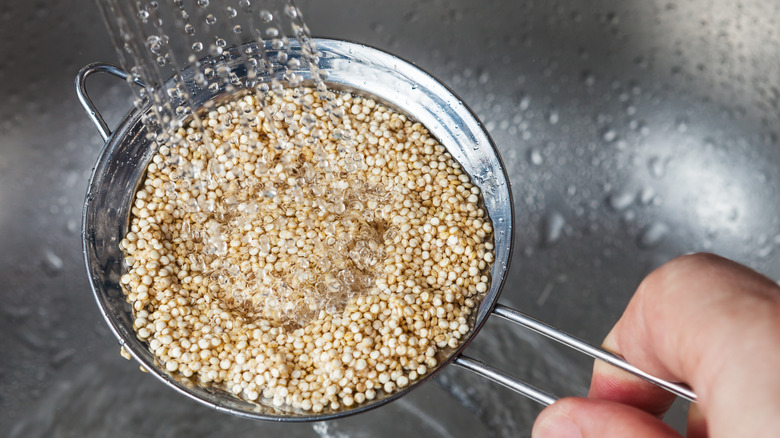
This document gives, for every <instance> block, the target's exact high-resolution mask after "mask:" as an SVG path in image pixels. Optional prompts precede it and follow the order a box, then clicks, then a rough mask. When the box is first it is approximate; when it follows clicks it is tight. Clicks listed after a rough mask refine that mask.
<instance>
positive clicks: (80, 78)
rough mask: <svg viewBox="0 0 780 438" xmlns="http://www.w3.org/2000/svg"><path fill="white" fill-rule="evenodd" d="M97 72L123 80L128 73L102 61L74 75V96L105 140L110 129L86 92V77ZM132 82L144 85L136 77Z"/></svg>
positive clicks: (109, 133)
mask: <svg viewBox="0 0 780 438" xmlns="http://www.w3.org/2000/svg"><path fill="white" fill-rule="evenodd" d="M97 72H105V73H110V74H112V75H114V76H116V77H118V78H120V79H124V80H127V77H128V76H129V75H128V73H127V72H126V71H124V70H122V69H121V68H119V67H117V66H115V65H113V64H106V63H102V62H96V63H94V64H89V65H86V66H84V68H82V69H81V70H79V74H78V75H76V96H78V98H79V102H81V106H83V107H84V110H85V111H86V112H87V116H89V118H90V120H92V123H94V124H95V127H97V130H98V132H99V133H100V136H101V137H102V138H103V141H107V140H108V137H110V136H111V129H109V128H108V124H107V123H106V121H105V120H103V116H102V115H100V113H99V112H98V110H97V108H95V104H94V103H92V99H90V98H89V95H88V94H87V78H88V77H89V76H90V75H91V74H92V73H97ZM133 82H134V83H135V84H136V85H139V86H141V87H143V86H144V84H143V82H141V81H139V80H137V79H134V80H133Z"/></svg>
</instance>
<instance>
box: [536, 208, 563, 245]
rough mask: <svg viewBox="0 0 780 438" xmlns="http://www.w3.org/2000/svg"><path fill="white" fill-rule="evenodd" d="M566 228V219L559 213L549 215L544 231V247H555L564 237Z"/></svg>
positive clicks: (545, 220)
mask: <svg viewBox="0 0 780 438" xmlns="http://www.w3.org/2000/svg"><path fill="white" fill-rule="evenodd" d="M565 226H566V219H565V218H564V217H563V215H562V214H561V213H559V212H557V211H553V212H551V213H549V214H548V215H547V216H546V217H545V219H544V224H543V229H542V246H552V245H555V244H556V243H557V242H558V241H559V240H560V238H561V235H563V228H564V227H565Z"/></svg>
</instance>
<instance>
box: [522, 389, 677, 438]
mask: <svg viewBox="0 0 780 438" xmlns="http://www.w3.org/2000/svg"><path fill="white" fill-rule="evenodd" d="M531 436H532V437H533V438H625V437H627V436H630V437H632V438H681V437H680V434H678V433H677V432H675V431H674V429H672V428H671V427H670V426H669V425H667V424H666V423H664V422H663V421H661V420H659V419H658V418H656V417H654V416H653V415H651V414H648V413H647V412H645V411H642V410H640V409H637V408H635V407H632V406H627V405H624V404H620V403H615V402H611V401H607V400H595V399H584V398H565V399H561V400H558V401H557V402H555V403H554V404H552V405H550V406H549V407H548V408H546V409H545V410H543V411H542V413H541V414H539V416H538V417H537V418H536V422H535V423H534V428H533V432H531Z"/></svg>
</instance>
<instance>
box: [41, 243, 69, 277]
mask: <svg viewBox="0 0 780 438" xmlns="http://www.w3.org/2000/svg"><path fill="white" fill-rule="evenodd" d="M63 266H64V263H63V261H62V259H61V258H60V257H59V256H58V255H57V254H55V253H54V251H52V250H51V249H49V248H46V249H45V250H44V251H43V270H44V271H45V272H46V273H47V274H49V275H52V276H53V275H57V274H59V273H60V271H62V268H63Z"/></svg>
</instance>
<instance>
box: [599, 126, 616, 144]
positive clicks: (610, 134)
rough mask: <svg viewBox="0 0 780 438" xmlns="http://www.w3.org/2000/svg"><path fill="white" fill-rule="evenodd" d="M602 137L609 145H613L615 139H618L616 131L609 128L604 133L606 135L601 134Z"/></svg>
mask: <svg viewBox="0 0 780 438" xmlns="http://www.w3.org/2000/svg"><path fill="white" fill-rule="evenodd" d="M601 136H602V138H603V139H604V141H606V142H607V143H611V142H613V141H615V139H616V138H617V132H615V130H614V129H612V128H607V129H606V130H605V131H604V133H603V134H601Z"/></svg>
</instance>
